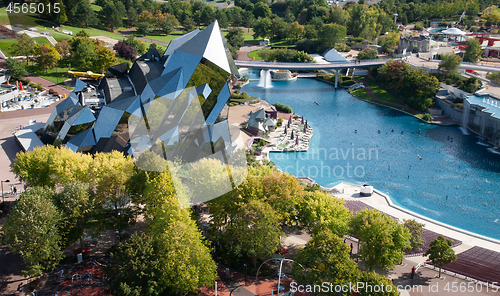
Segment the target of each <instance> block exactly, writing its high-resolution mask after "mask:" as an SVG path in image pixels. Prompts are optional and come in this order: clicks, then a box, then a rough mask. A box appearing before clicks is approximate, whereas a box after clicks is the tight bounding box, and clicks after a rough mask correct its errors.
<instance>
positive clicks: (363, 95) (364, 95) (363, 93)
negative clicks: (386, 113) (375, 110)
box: [351, 87, 418, 115]
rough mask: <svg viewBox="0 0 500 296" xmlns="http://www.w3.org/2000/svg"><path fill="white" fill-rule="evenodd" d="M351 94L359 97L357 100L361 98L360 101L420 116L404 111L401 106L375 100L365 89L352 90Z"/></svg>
mask: <svg viewBox="0 0 500 296" xmlns="http://www.w3.org/2000/svg"><path fill="white" fill-rule="evenodd" d="M370 88H371V87H370ZM374 93H375V92H374ZM351 94H352V95H353V96H355V97H357V98H360V99H362V100H365V101H368V102H373V103H377V104H379V105H384V106H387V107H392V108H394V109H398V110H401V111H405V112H408V113H410V114H412V115H416V114H418V113H415V112H413V111H411V110H407V109H403V108H401V107H400V106H396V105H393V104H391V103H388V102H382V101H378V100H375V99H373V98H372V97H370V95H369V94H368V92H367V91H366V90H365V89H364V88H358V89H356V90H352V91H351Z"/></svg>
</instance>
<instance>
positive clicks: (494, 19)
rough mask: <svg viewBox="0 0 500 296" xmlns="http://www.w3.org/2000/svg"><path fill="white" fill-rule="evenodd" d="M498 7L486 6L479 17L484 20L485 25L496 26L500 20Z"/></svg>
mask: <svg viewBox="0 0 500 296" xmlns="http://www.w3.org/2000/svg"><path fill="white" fill-rule="evenodd" d="M497 10H498V7H497V6H496V5H491V6H488V7H487V8H486V9H485V10H484V11H483V14H482V15H481V18H482V19H484V20H486V23H487V25H490V26H491V25H493V26H496V25H497V24H498V23H499V22H500V15H498V13H497Z"/></svg>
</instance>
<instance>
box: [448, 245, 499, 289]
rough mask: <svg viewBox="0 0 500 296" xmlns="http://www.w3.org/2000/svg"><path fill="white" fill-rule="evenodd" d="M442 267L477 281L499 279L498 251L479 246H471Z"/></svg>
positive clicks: (491, 281) (488, 281)
mask: <svg viewBox="0 0 500 296" xmlns="http://www.w3.org/2000/svg"><path fill="white" fill-rule="evenodd" d="M444 269H445V270H447V271H451V272H455V273H457V274H460V275H463V276H467V277H469V278H473V279H476V280H478V281H482V282H487V283H490V284H491V283H495V282H496V284H495V285H496V286H498V285H499V283H498V282H499V281H500V253H499V252H495V251H491V250H488V249H485V248H481V247H477V246H475V247H473V248H471V249H469V250H467V251H465V252H462V253H460V254H457V261H455V262H452V263H449V264H446V265H445V266H444Z"/></svg>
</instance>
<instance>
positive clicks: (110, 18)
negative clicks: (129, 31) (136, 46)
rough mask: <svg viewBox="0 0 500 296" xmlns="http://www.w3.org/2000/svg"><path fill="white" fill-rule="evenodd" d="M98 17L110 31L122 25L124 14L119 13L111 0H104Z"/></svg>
mask: <svg viewBox="0 0 500 296" xmlns="http://www.w3.org/2000/svg"><path fill="white" fill-rule="evenodd" d="M118 3H121V2H118ZM99 17H100V20H101V24H102V25H103V26H104V27H105V28H106V29H108V30H109V31H111V32H113V31H114V30H115V29H116V28H119V27H121V26H122V25H123V17H124V15H123V14H120V12H119V10H118V9H117V7H116V5H115V3H113V1H112V0H107V1H105V4H104V6H103V7H102V10H101V11H99Z"/></svg>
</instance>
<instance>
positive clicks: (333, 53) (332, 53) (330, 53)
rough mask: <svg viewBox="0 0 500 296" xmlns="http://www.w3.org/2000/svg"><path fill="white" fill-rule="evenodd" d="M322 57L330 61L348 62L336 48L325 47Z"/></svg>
mask: <svg viewBox="0 0 500 296" xmlns="http://www.w3.org/2000/svg"><path fill="white" fill-rule="evenodd" d="M323 57H324V58H325V60H326V61H328V62H330V63H348V62H349V61H348V60H347V59H346V58H344V57H343V56H342V55H341V54H340V53H339V52H338V51H337V50H335V49H334V48H330V49H327V50H326V51H325V52H324V53H323Z"/></svg>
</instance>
